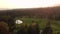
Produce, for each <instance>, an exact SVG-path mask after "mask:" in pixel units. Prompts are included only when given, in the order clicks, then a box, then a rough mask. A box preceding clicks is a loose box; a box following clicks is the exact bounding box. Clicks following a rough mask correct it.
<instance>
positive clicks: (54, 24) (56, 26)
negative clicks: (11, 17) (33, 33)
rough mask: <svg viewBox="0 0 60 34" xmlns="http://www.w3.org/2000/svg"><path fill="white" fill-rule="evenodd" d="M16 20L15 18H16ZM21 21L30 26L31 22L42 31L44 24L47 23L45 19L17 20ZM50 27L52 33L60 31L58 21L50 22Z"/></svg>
mask: <svg viewBox="0 0 60 34" xmlns="http://www.w3.org/2000/svg"><path fill="white" fill-rule="evenodd" d="M16 19H17V18H16ZM19 19H20V20H22V21H23V23H27V24H31V23H32V20H34V21H35V22H37V23H38V24H39V26H40V29H44V28H45V26H46V23H47V22H48V20H47V19H40V18H19ZM51 27H52V29H53V31H54V32H53V33H54V34H55V33H56V32H57V31H60V21H56V20H51Z"/></svg>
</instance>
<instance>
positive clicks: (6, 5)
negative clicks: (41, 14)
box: [0, 0, 60, 9]
mask: <svg viewBox="0 0 60 34" xmlns="http://www.w3.org/2000/svg"><path fill="white" fill-rule="evenodd" d="M55 4H57V5H59V4H60V0H0V9H14V8H37V7H50V6H55Z"/></svg>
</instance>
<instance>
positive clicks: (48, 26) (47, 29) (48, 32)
mask: <svg viewBox="0 0 60 34" xmlns="http://www.w3.org/2000/svg"><path fill="white" fill-rule="evenodd" d="M52 32H53V31H52V28H51V24H50V22H48V23H47V24H46V27H45V29H43V32H42V34H52Z"/></svg>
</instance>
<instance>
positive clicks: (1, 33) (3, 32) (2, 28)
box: [0, 21, 9, 34]
mask: <svg viewBox="0 0 60 34" xmlns="http://www.w3.org/2000/svg"><path fill="white" fill-rule="evenodd" d="M0 34H9V27H8V24H6V23H5V22H4V21H0Z"/></svg>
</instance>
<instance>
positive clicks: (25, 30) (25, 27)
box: [17, 23, 40, 34]
mask: <svg viewBox="0 0 60 34" xmlns="http://www.w3.org/2000/svg"><path fill="white" fill-rule="evenodd" d="M39 32H40V29H39V25H38V24H37V23H32V24H22V25H21V26H20V29H19V31H18V32H17V34H39Z"/></svg>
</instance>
